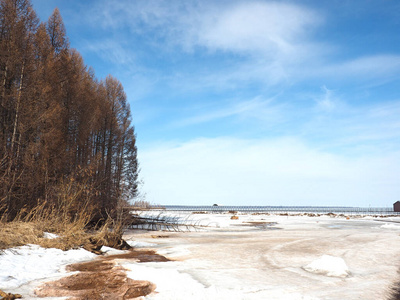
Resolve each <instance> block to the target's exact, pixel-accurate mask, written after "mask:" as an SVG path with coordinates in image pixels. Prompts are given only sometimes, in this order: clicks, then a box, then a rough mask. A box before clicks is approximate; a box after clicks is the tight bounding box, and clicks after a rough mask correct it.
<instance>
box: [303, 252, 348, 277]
mask: <svg viewBox="0 0 400 300" xmlns="http://www.w3.org/2000/svg"><path fill="white" fill-rule="evenodd" d="M304 270H306V271H308V272H313V273H317V274H323V275H326V276H333V277H346V276H348V275H349V273H350V271H349V268H348V267H347V265H346V263H345V262H344V260H343V258H340V257H333V256H330V255H323V256H322V257H320V258H318V259H317V260H314V261H313V262H312V263H310V264H308V265H307V266H305V267H304Z"/></svg>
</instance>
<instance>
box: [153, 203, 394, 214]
mask: <svg viewBox="0 0 400 300" xmlns="http://www.w3.org/2000/svg"><path fill="white" fill-rule="evenodd" d="M152 209H153V210H164V211H176V212H190V211H191V212H211V213H224V212H243V213H245V212H248V213H287V214H295V213H314V214H328V213H334V214H347V215H349V214H350V215H396V216H400V213H399V212H395V211H394V210H393V208H392V207H347V206H219V205H212V206H211V205H210V206H207V205H199V206H190V205H153V206H152Z"/></svg>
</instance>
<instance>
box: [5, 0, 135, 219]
mask: <svg viewBox="0 0 400 300" xmlns="http://www.w3.org/2000/svg"><path fill="white" fill-rule="evenodd" d="M135 142H136V136H135V131H134V127H133V125H132V121H131V112H130V108H129V104H128V103H127V98H126V94H125V93H124V90H123V87H122V85H121V83H120V82H119V81H118V80H117V79H116V78H114V77H112V76H111V75H109V76H108V77H107V78H106V79H104V80H98V79H97V78H96V77H95V74H94V71H93V70H92V69H91V68H88V67H87V66H86V65H85V64H84V61H83V59H82V56H81V55H80V54H79V52H78V51H77V50H76V49H72V48H70V46H69V42H68V37H67V35H66V30H65V26H64V23H63V20H62V17H61V15H60V12H59V10H58V9H57V8H56V9H55V10H54V12H53V14H52V15H51V16H50V17H49V19H48V21H47V22H39V19H38V17H37V15H36V13H35V11H34V9H33V7H32V4H31V3H30V0H0V216H1V214H4V213H7V214H8V215H10V216H13V215H15V214H16V213H17V212H18V211H20V210H21V209H26V210H28V211H29V209H32V208H33V207H35V206H36V205H37V204H38V203H43V202H44V203H47V204H48V205H54V206H57V205H59V203H60V201H61V200H60V199H61V198H63V197H64V199H65V197H66V196H68V197H71V195H73V197H74V200H76V199H78V201H77V202H74V203H79V202H83V201H85V203H86V204H88V205H91V206H93V207H96V208H98V210H99V211H102V212H106V211H108V210H112V209H113V208H115V207H116V206H117V203H118V201H120V200H121V199H127V198H132V197H135V196H136V194H137V184H138V162H137V148H136V144H135ZM75 198H76V199H75ZM74 207H75V210H76V209H78V208H77V205H76V204H74ZM71 210H73V208H71Z"/></svg>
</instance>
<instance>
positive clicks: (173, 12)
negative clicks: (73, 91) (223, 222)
mask: <svg viewBox="0 0 400 300" xmlns="http://www.w3.org/2000/svg"><path fill="white" fill-rule="evenodd" d="M32 3H33V5H34V8H35V9H36V11H37V13H38V15H39V17H40V19H41V20H47V18H48V16H49V15H50V14H51V13H52V11H53V9H54V8H55V7H58V8H59V9H60V12H61V15H62V17H63V19H64V23H65V25H66V29H67V34H68V36H69V40H70V44H71V47H73V48H76V49H78V51H79V52H80V53H81V54H82V56H83V57H84V59H85V63H86V64H87V65H88V66H91V67H93V68H94V70H95V72H96V75H97V77H98V78H105V77H106V76H107V75H108V74H112V75H113V76H115V77H117V78H118V79H119V80H120V81H121V82H122V84H123V86H124V88H125V91H126V93H127V96H128V100H129V103H130V105H131V110H132V115H133V121H134V124H135V128H136V133H137V138H138V151H139V160H140V161H139V162H140V165H141V178H142V180H143V182H144V184H143V186H142V193H143V194H145V195H146V199H147V200H148V201H150V202H151V203H156V204H198V205H203V204H204V205H210V204H213V203H219V204H226V205H346V206H364V207H368V206H379V207H381V206H391V205H392V203H394V202H395V201H397V200H400V88H399V86H400V34H399V33H400V2H399V1H394V0H379V1H378V0H362V1H361V0H360V1H358V0H352V1H345V0H331V1H316V0H299V1H236V0H230V1H224V0H221V1H206V0H202V1H190V0H186V1H176V0H169V1H153V0H146V1H144V0H143V1H139V0H137V1H129V0H118V1H112V0H97V1H62V0H33V1H32Z"/></svg>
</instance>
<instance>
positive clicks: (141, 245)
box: [127, 241, 157, 248]
mask: <svg viewBox="0 0 400 300" xmlns="http://www.w3.org/2000/svg"><path fill="white" fill-rule="evenodd" d="M127 243H128V245H129V246H131V247H133V248H151V247H155V246H157V244H153V243H147V242H138V241H127Z"/></svg>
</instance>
